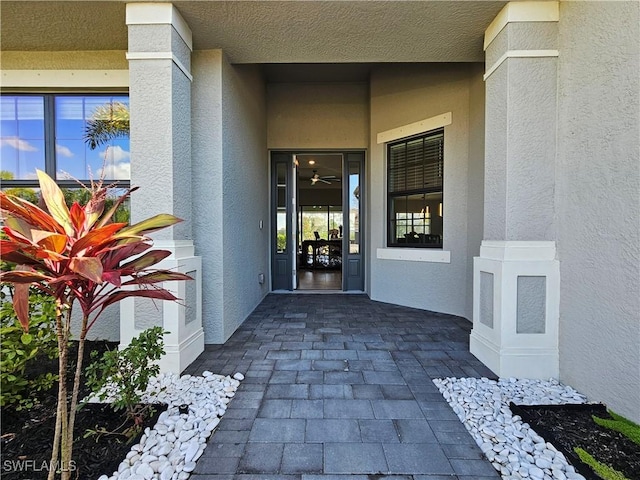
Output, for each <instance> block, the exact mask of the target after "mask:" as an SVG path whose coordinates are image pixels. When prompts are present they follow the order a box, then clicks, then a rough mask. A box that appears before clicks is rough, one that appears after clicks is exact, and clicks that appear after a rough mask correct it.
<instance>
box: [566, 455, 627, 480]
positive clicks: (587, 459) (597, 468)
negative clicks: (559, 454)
mask: <svg viewBox="0 0 640 480" xmlns="http://www.w3.org/2000/svg"><path fill="white" fill-rule="evenodd" d="M573 450H574V452H576V453H577V454H578V457H580V460H582V461H583V462H584V463H586V464H587V465H589V466H590V467H591V469H592V470H593V471H594V472H595V473H596V474H597V475H599V476H600V477H601V478H603V479H604V480H628V479H627V477H625V476H624V474H622V473H620V472H619V471H617V470H616V469H614V468H611V467H610V466H608V465H605V464H604V463H600V462H599V461H597V460H596V459H595V458H593V456H592V455H590V454H589V453H587V452H586V451H585V450H584V449H582V448H579V447H576V448H574V449H573Z"/></svg>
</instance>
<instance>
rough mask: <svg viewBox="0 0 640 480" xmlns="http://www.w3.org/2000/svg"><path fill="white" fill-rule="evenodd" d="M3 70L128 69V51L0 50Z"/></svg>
mask: <svg viewBox="0 0 640 480" xmlns="http://www.w3.org/2000/svg"><path fill="white" fill-rule="evenodd" d="M0 62H1V64H2V69H3V70H73V69H78V70H127V69H128V68H129V62H127V58H126V52H124V51H120V50H101V51H98V52H96V51H74V52H16V51H9V52H6V51H5V52H0Z"/></svg>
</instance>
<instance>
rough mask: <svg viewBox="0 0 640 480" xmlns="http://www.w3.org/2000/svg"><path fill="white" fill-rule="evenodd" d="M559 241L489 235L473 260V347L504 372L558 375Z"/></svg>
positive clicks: (540, 376)
mask: <svg viewBox="0 0 640 480" xmlns="http://www.w3.org/2000/svg"><path fill="white" fill-rule="evenodd" d="M555 251H556V249H555V243H554V242H503V241H486V240H485V241H484V242H482V246H481V247H480V257H476V258H475V259H474V264H473V291H474V297H473V330H472V331H471V338H470V349H471V353H473V354H474V355H475V356H476V357H478V358H479V359H480V360H482V362H483V363H484V364H485V365H487V367H489V368H490V369H491V370H492V371H493V372H494V373H495V374H496V375H498V376H500V377H519V378H538V379H549V378H558V374H559V370H558V369H559V356H558V319H559V309H560V295H559V292H560V267H559V263H558V261H557V260H555Z"/></svg>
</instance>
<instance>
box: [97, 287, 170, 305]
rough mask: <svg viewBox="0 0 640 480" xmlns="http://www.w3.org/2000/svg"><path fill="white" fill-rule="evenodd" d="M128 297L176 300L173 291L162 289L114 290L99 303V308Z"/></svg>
mask: <svg viewBox="0 0 640 480" xmlns="http://www.w3.org/2000/svg"><path fill="white" fill-rule="evenodd" d="M128 297H145V298H153V299H156V300H178V297H176V296H175V295H174V294H173V293H171V292H169V291H168V290H163V289H151V290H145V289H142V290H124V291H121V292H114V293H112V294H111V295H109V296H108V297H107V299H106V300H105V301H104V303H103V304H102V305H101V310H104V309H105V308H107V307H108V306H109V305H111V304H113V303H117V302H119V301H120V300H123V299H125V298H128Z"/></svg>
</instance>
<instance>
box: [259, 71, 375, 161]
mask: <svg viewBox="0 0 640 480" xmlns="http://www.w3.org/2000/svg"><path fill="white" fill-rule="evenodd" d="M267 115H268V118H269V124H268V130H267V132H268V133H267V138H268V140H267V143H268V147H269V148H271V149H295V148H300V149H305V148H311V149H318V148H323V149H331V148H335V149H340V148H363V149H364V148H367V146H368V144H369V123H368V118H369V87H368V85H366V84H361V83H328V84H310V83H299V84H296V83H272V84H269V85H268V86H267Z"/></svg>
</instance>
